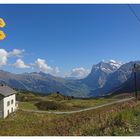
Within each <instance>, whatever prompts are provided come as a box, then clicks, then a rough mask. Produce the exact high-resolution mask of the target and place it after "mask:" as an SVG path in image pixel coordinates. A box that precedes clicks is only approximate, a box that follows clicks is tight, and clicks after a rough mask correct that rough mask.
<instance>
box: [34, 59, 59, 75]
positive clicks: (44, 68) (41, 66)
mask: <svg viewBox="0 0 140 140" xmlns="http://www.w3.org/2000/svg"><path fill="white" fill-rule="evenodd" d="M35 66H36V67H37V68H38V69H39V70H40V71H42V72H45V73H50V74H57V73H59V72H60V71H59V68H58V67H56V68H52V67H51V66H48V64H47V63H46V61H45V60H44V59H40V58H38V59H37V60H36V61H35Z"/></svg>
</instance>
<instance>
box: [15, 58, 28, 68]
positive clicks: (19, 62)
mask: <svg viewBox="0 0 140 140" xmlns="http://www.w3.org/2000/svg"><path fill="white" fill-rule="evenodd" d="M13 65H14V66H15V67H16V68H21V69H25V68H30V66H28V65H26V64H25V63H24V61H23V60H21V59H17V60H16V63H15V64H13Z"/></svg>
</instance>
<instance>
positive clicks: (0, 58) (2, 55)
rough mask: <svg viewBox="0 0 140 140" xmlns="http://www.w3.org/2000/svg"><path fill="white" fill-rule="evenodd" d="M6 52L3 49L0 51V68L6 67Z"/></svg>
mask: <svg viewBox="0 0 140 140" xmlns="http://www.w3.org/2000/svg"><path fill="white" fill-rule="evenodd" d="M7 57H8V52H7V51H6V50H5V49H0V66H2V65H6V63H7Z"/></svg>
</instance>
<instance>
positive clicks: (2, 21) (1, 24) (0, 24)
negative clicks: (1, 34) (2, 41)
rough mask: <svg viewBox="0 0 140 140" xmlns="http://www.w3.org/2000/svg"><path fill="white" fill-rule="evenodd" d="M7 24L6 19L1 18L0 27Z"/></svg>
mask: <svg viewBox="0 0 140 140" xmlns="http://www.w3.org/2000/svg"><path fill="white" fill-rule="evenodd" d="M5 25H6V23H5V22H4V20H3V19H2V18H0V28H3V27H4V26H5Z"/></svg>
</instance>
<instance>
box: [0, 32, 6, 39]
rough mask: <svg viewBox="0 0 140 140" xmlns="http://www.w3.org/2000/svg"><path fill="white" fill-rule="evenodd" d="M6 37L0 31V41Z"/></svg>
mask: <svg viewBox="0 0 140 140" xmlns="http://www.w3.org/2000/svg"><path fill="white" fill-rule="evenodd" d="M5 37H6V35H5V33H4V32H3V31H1V30H0V40H3V39H5Z"/></svg>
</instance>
